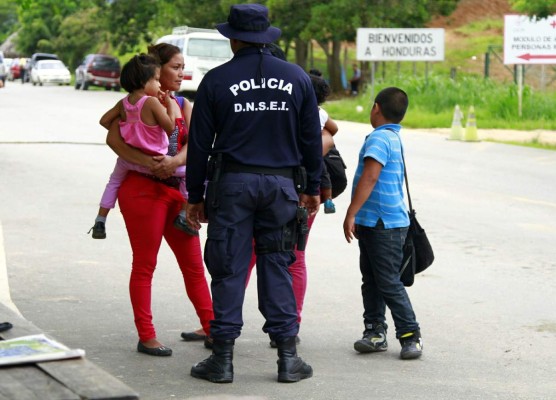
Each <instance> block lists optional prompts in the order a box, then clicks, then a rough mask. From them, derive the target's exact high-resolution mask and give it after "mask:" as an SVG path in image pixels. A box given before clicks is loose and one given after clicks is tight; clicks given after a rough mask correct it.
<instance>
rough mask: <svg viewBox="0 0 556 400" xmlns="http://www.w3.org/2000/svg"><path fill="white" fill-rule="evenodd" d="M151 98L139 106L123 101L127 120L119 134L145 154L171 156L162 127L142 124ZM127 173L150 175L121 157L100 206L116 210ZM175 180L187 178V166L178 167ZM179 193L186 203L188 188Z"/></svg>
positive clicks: (145, 98)
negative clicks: (135, 172) (119, 190)
mask: <svg viewBox="0 0 556 400" xmlns="http://www.w3.org/2000/svg"><path fill="white" fill-rule="evenodd" d="M149 97H150V96H143V97H141V98H140V99H139V101H138V102H137V103H136V104H131V103H130V102H129V96H126V97H125V98H124V99H123V100H122V104H123V106H124V110H125V113H126V120H125V121H120V134H121V135H122V138H123V140H124V141H125V142H126V143H127V144H129V145H130V146H133V147H137V148H138V149H139V150H141V151H142V152H144V153H145V154H150V155H166V154H167V153H168V145H169V141H168V135H167V134H166V132H165V131H164V129H162V127H160V126H159V125H154V126H153V125H147V124H145V123H144V122H143V121H141V110H142V109H143V105H144V104H145V101H147V99H148V98H149ZM128 171H137V172H140V173H144V174H150V173H151V171H150V170H149V169H148V168H147V167H144V166H142V165H138V164H134V163H130V162H128V161H125V160H124V159H122V158H120V157H118V159H117V160H116V166H115V167H114V171H113V172H112V174H111V175H110V179H109V180H108V183H107V184H106V188H105V189H104V193H103V194H102V198H101V199H100V206H101V207H103V208H114V206H115V205H116V199H117V197H118V189H119V188H120V186H121V184H122V182H123V181H124V179H125V178H126V176H127V173H128ZM174 176H179V177H184V176H185V166H181V167H179V168H178V169H177V170H176V172H175V173H174ZM180 192H181V193H182V195H183V196H184V198H186V199H187V192H186V191H185V185H182V184H180Z"/></svg>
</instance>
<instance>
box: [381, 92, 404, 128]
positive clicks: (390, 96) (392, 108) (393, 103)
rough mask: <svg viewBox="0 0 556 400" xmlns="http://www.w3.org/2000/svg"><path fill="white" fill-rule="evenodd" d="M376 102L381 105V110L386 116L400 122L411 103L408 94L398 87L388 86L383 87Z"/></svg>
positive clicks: (395, 122) (396, 122)
mask: <svg viewBox="0 0 556 400" xmlns="http://www.w3.org/2000/svg"><path fill="white" fill-rule="evenodd" d="M375 103H377V104H378V105H379V106H380V110H381V112H382V115H383V116H384V118H386V119H387V120H388V121H390V122H392V123H394V124H399V123H400V122H401V121H402V120H403V117H404V116H405V112H406V111H407V106H408V105H409V99H408V98H407V94H406V93H405V92H404V91H403V90H401V89H400V88H397V87H388V88H385V89H382V90H381V91H380V92H379V93H378V94H377V95H376V98H375Z"/></svg>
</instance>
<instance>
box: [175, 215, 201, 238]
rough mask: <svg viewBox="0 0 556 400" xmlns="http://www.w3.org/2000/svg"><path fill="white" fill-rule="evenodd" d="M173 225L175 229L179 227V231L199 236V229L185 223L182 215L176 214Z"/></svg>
mask: <svg viewBox="0 0 556 400" xmlns="http://www.w3.org/2000/svg"><path fill="white" fill-rule="evenodd" d="M174 227H175V228H176V229H179V230H180V231H183V232H185V233H187V234H188V235H191V236H199V231H197V230H195V229H193V228H191V227H190V226H189V225H187V220H186V219H185V217H184V216H182V215H178V216H177V217H176V219H174Z"/></svg>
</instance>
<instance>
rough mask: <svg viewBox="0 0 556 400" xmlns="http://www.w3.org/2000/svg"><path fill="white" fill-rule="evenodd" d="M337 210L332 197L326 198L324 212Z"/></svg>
mask: <svg viewBox="0 0 556 400" xmlns="http://www.w3.org/2000/svg"><path fill="white" fill-rule="evenodd" d="M335 212H336V206H335V205H334V203H332V199H326V201H325V202H324V213H325V214H334V213H335Z"/></svg>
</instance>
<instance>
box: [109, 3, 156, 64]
mask: <svg viewBox="0 0 556 400" xmlns="http://www.w3.org/2000/svg"><path fill="white" fill-rule="evenodd" d="M165 3H166V0H165V1H157V0H113V1H112V2H111V3H110V4H109V6H108V7H107V8H106V12H105V13H104V16H103V18H104V19H105V20H106V23H107V28H108V29H109V32H110V41H111V43H112V45H113V46H114V48H115V49H117V51H118V52H119V54H124V53H128V52H136V51H144V50H145V49H141V48H140V47H139V46H140V45H141V44H142V43H144V42H147V43H150V42H152V41H153V33H152V32H151V31H150V30H149V29H148V27H149V26H150V22H151V21H152V20H153V19H155V15H157V14H158V12H159V8H160V6H162V5H164V4H165Z"/></svg>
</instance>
